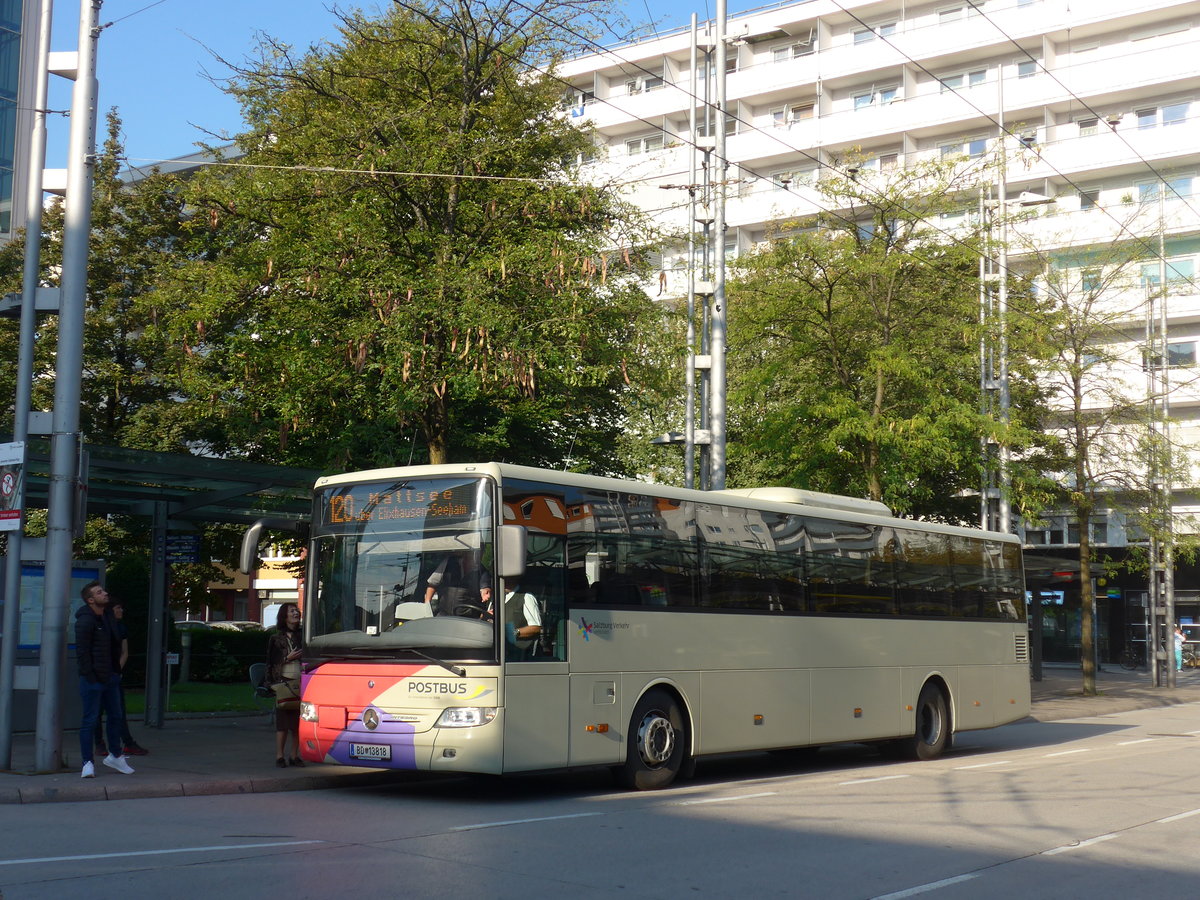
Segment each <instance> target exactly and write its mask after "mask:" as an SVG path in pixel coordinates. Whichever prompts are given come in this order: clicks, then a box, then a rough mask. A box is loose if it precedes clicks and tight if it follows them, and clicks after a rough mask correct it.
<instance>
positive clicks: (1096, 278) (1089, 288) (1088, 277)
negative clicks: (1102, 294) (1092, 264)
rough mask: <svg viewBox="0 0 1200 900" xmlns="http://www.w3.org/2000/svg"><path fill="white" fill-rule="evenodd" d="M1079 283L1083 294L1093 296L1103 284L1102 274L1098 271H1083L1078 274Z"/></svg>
mask: <svg viewBox="0 0 1200 900" xmlns="http://www.w3.org/2000/svg"><path fill="white" fill-rule="evenodd" d="M1079 283H1080V287H1082V288H1083V291H1084V293H1086V294H1093V293H1095V292H1096V291H1098V290H1100V287H1101V286H1102V285H1103V284H1104V273H1103V272H1102V271H1101V270H1100V269H1084V270H1083V272H1082V273H1080V279H1079Z"/></svg>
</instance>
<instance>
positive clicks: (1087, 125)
mask: <svg viewBox="0 0 1200 900" xmlns="http://www.w3.org/2000/svg"><path fill="white" fill-rule="evenodd" d="M1076 124H1077V125H1078V126H1079V136H1080V137H1091V136H1092V135H1093V134H1095V133H1096V131H1097V130H1098V128H1099V126H1100V120H1099V119H1097V118H1096V117H1095V116H1088V117H1087V118H1086V119H1078V120H1077V121H1076Z"/></svg>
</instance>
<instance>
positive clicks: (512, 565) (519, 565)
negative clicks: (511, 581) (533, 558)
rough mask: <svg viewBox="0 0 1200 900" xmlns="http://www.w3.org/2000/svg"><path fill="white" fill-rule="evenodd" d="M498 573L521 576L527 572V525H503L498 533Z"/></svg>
mask: <svg viewBox="0 0 1200 900" xmlns="http://www.w3.org/2000/svg"><path fill="white" fill-rule="evenodd" d="M496 574H497V575H499V576H500V577H501V578H520V577H521V576H522V575H524V574H525V526H524V525H501V526H500V530H499V532H498V533H497V535H496Z"/></svg>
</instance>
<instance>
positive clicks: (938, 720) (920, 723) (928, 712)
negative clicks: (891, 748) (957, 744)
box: [903, 683, 950, 759]
mask: <svg viewBox="0 0 1200 900" xmlns="http://www.w3.org/2000/svg"><path fill="white" fill-rule="evenodd" d="M916 720H917V728H916V733H915V734H914V735H913V736H912V737H911V738H909V739H908V740H907V741H905V742H904V745H903V749H904V755H905V756H907V757H909V758H911V759H937V758H938V757H939V756H941V755H942V751H944V750H945V749H946V744H947V743H948V742H949V739H950V713H949V708H948V707H947V705H946V695H945V694H944V693H942V690H941V688H939V687H938V686H937V685H936V684H932V683H930V684H926V685H925V686H924V687H923V688H921V693H920V695H919V696H918V697H917V709H916Z"/></svg>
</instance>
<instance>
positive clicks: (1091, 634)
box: [1078, 509, 1096, 697]
mask: <svg viewBox="0 0 1200 900" xmlns="http://www.w3.org/2000/svg"><path fill="white" fill-rule="evenodd" d="M1078 518H1079V613H1080V615H1079V622H1080V629H1079V652H1080V654H1081V655H1082V657H1083V659H1082V660H1081V662H1082V663H1083V693H1084V696H1085V697H1094V696H1095V694H1096V623H1095V620H1094V618H1093V616H1092V608H1093V607H1094V606H1095V597H1094V596H1093V595H1094V594H1095V590H1094V589H1093V588H1092V546H1091V541H1090V539H1089V535H1088V525H1089V524H1090V522H1091V516H1090V515H1089V514H1088V512H1087V510H1086V509H1080V510H1079V511H1078Z"/></svg>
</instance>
